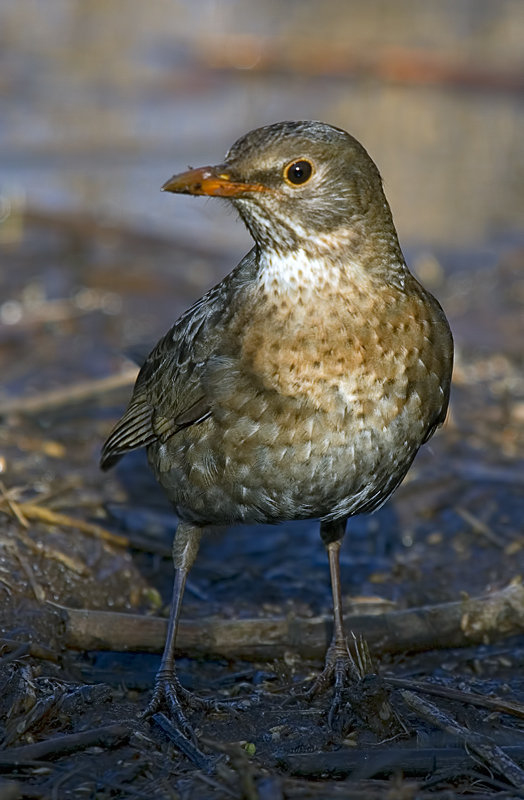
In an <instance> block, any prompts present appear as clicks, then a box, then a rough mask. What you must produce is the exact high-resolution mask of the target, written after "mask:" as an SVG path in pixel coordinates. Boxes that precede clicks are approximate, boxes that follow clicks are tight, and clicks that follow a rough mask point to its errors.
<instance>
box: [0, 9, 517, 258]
mask: <svg viewBox="0 0 524 800" xmlns="http://www.w3.org/2000/svg"><path fill="white" fill-rule="evenodd" d="M523 98H524V5H523V4H522V3H521V2H519V0H497V2H493V0H460V2H456V0H427V1H426V2H423V3H421V2H418V1H417V0H397V2H395V3H391V2H388V0H326V1H325V2H318V0H287V1H286V2H284V3H282V2H278V1H277V0H257V1H256V2H255V1H254V0H154V2H151V3H143V2H141V0H110V1H109V2H107V0H85V2H82V3H76V2H71V0H46V1H45V2H41V0H22V2H20V0H3V2H2V4H1V5H0V170H1V192H2V203H3V214H4V216H5V214H6V213H7V209H8V206H9V205H11V206H12V205H17V204H20V203H23V204H26V205H27V206H28V207H30V208H39V209H43V210H49V211H51V210H52V211H64V210H67V211H68V212H73V211H76V212H87V213H90V214H93V215H96V217H97V219H98V220H103V219H109V220H111V221H115V220H118V221H121V222H123V223H125V224H126V225H131V226H137V227H139V228H140V229H141V230H148V231H152V230H154V231H162V232H163V233H166V234H168V235H171V236H176V237H181V238H182V237H183V238H184V239H186V238H189V239H190V241H192V239H193V237H199V238H200V239H202V240H205V241H206V242H210V243H211V244H213V246H214V245H215V244H216V245H217V246H232V247H233V246H234V247H236V248H238V250H239V252H240V251H241V250H242V247H245V246H247V244H248V238H247V236H246V235H244V234H243V232H242V228H241V226H237V225H236V224H235V222H234V220H233V219H231V218H230V217H229V216H228V215H227V213H226V212H225V210H224V209H223V208H222V207H221V205H220V204H218V203H210V204H208V205H206V204H205V203H203V202H197V203H191V202H188V200H187V199H180V198H175V199H173V198H171V197H168V198H166V197H162V196H161V195H160V194H159V187H160V186H161V185H162V183H163V182H164V181H165V180H166V179H167V178H168V177H170V175H171V174H172V173H174V172H176V171H178V170H180V169H183V168H185V167H186V166H187V164H188V162H190V163H191V164H194V165H198V164H201V163H202V164H207V163H216V162H217V161H219V160H220V159H221V158H222V156H223V154H224V152H225V151H226V149H227V148H228V147H229V146H230V145H231V144H232V143H233V142H234V141H235V140H236V139H237V138H238V137H239V136H240V135H242V134H243V133H245V132H246V131H248V130H250V129H251V128H254V127H257V126H260V125H265V124H268V123H271V122H275V121H278V120H282V119H301V118H304V119H308V118H313V119H321V120H324V121H326V122H329V123H332V124H334V125H338V126H340V127H343V128H345V129H347V130H348V131H350V132H351V133H352V134H354V135H355V136H356V137H357V138H358V139H360V140H361V141H362V142H363V143H364V145H365V147H366V148H367V149H368V150H369V152H370V154H371V156H372V157H373V158H374V159H375V161H376V162H377V164H378V165H379V168H380V170H381V172H382V175H383V177H384V180H385V183H386V187H387V192H388V196H389V199H390V203H391V205H392V207H393V211H394V216H395V220H396V224H397V226H398V229H399V233H400V236H401V239H402V240H403V241H404V242H424V243H439V244H442V243H445V244H450V243H453V244H457V243H460V244H464V243H472V242H474V243H476V244H478V243H480V242H483V241H486V240H492V239H494V238H499V237H501V236H502V237H503V236H508V235H512V234H515V233H522V232H523V229H524V222H523V219H524V99H523ZM7 235H8V234H7V233H4V239H5V238H6V237H7Z"/></svg>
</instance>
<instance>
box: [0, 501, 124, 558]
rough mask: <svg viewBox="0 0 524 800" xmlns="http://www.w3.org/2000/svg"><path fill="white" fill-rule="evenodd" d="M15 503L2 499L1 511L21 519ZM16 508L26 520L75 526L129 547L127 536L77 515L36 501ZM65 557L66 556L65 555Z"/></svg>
mask: <svg viewBox="0 0 524 800" xmlns="http://www.w3.org/2000/svg"><path fill="white" fill-rule="evenodd" d="M12 505H13V503H12V502H11V503H9V504H7V501H3V500H2V499H0V512H1V511H3V512H4V514H7V513H10V514H11V515H13V516H16V518H17V519H19V517H18V515H16V514H15V513H14V512H13V509H12ZM16 508H17V510H18V511H19V513H21V514H22V515H23V517H24V518H25V519H26V520H29V519H30V520H33V521H37V522H46V523H48V524H49V525H58V526H60V527H61V528H74V529H75V530H78V531H81V532H82V533H87V534H88V535H89V536H94V538H95V539H103V540H104V541H105V542H109V543H110V544H114V545H116V546H117V547H128V546H129V544H130V542H129V539H128V538H127V536H120V535H119V534H116V533H111V531H107V530H106V529H105V528H102V527H101V526H100V525H95V524H94V523H92V522H86V521H85V520H83V519H77V518H76V517H69V516H67V515H66V514H58V513H57V512H56V511H52V509H50V508H46V507H45V506H40V505H37V504H36V503H18V502H17V503H16ZM64 558H66V557H65V556H64Z"/></svg>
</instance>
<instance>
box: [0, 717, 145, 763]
mask: <svg viewBox="0 0 524 800" xmlns="http://www.w3.org/2000/svg"><path fill="white" fill-rule="evenodd" d="M132 732H133V729H132V728H131V726H130V725H126V724H125V723H123V724H121V723H116V724H114V725H106V726H104V727H103V728H92V729H91V730H88V731H83V732H82V733H69V734H66V735H64V736H55V737H54V738H53V739H46V740H45V741H43V742H37V743H36V744H28V745H24V746H23V747H12V748H11V749H10V750H5V751H4V752H3V753H0V766H4V765H15V764H24V763H28V762H31V761H36V760H38V759H41V758H52V757H53V756H54V757H56V756H63V755H66V754H68V753H75V752H77V751H78V750H85V749H86V748H87V747H95V746H96V747H115V746H116V745H117V744H120V742H122V741H123V740H124V739H127V738H128V737H129V736H130V734H131V733H132Z"/></svg>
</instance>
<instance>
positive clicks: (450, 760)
mask: <svg viewBox="0 0 524 800" xmlns="http://www.w3.org/2000/svg"><path fill="white" fill-rule="evenodd" d="M500 749H501V750H502V752H503V753H504V754H505V755H506V756H507V757H508V758H511V759H512V760H513V761H515V762H518V763H519V764H524V746H523V745H516V746H514V747H502V748H500ZM277 765H278V766H279V767H280V768H284V769H286V770H287V771H288V772H289V773H290V774H291V775H303V776H308V777H316V776H325V775H336V776H337V777H344V776H347V775H352V774H353V773H357V775H358V777H359V779H360V780H362V778H363V773H365V776H366V778H371V777H374V776H375V777H376V776H379V775H391V774H392V773H402V774H404V775H405V776H408V775H409V776H427V775H430V774H433V773H434V772H439V771H440V770H446V771H450V772H451V771H452V772H453V775H454V776H458V775H460V774H463V773H465V772H468V771H469V770H471V758H470V757H469V756H468V755H467V754H466V752H465V751H464V748H463V747H431V748H424V749H420V750H419V749H415V748H411V747H410V748H406V747H391V748H388V749H387V750H379V749H376V748H375V749H369V750H357V749H354V748H344V749H342V750H337V751H331V752H318V753H300V754H290V755H285V756H284V755H282V756H279V757H278V758H277ZM512 796H513V795H512Z"/></svg>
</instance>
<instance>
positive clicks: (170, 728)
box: [153, 714, 211, 769]
mask: <svg viewBox="0 0 524 800" xmlns="http://www.w3.org/2000/svg"><path fill="white" fill-rule="evenodd" d="M153 721H154V722H155V724H156V725H157V726H158V727H159V728H160V730H161V731H162V732H163V734H164V735H165V736H167V738H168V739H169V740H170V741H171V742H173V744H174V745H175V746H176V747H178V749H179V750H180V752H181V753H183V754H184V755H185V756H187V758H189V760H190V761H192V762H193V764H195V765H196V766H197V767H198V769H206V768H207V767H209V766H210V765H211V759H210V758H209V757H208V756H206V755H205V754H204V753H203V752H202V751H201V750H199V749H198V747H197V746H196V745H195V744H193V742H192V741H190V739H188V738H187V737H186V736H184V734H183V733H181V732H180V731H179V730H178V728H175V726H174V725H173V723H172V722H170V720H168V718H167V717H166V716H165V715H164V714H153Z"/></svg>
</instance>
